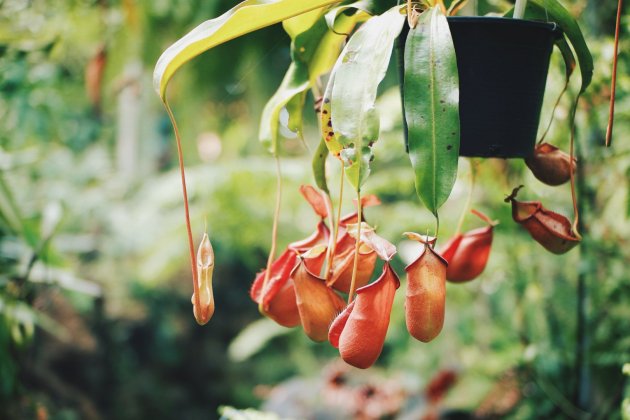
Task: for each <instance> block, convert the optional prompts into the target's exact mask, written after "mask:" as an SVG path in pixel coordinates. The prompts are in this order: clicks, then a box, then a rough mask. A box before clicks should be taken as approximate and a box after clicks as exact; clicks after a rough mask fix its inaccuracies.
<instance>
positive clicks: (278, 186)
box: [258, 154, 282, 314]
mask: <svg viewBox="0 0 630 420" xmlns="http://www.w3.org/2000/svg"><path fill="white" fill-rule="evenodd" d="M275 159H276V207H275V209H274V211H273V227H272V228H271V249H270V250H269V256H268V257H267V267H266V269H265V278H264V279H263V285H262V289H261V290H262V295H264V293H265V288H266V287H267V283H269V279H270V278H271V265H272V264H273V260H274V258H275V256H276V247H277V245H278V243H277V242H278V220H279V219H280V206H281V202H282V171H281V168H280V158H279V157H278V155H277V154H276V155H275ZM258 311H259V312H260V313H261V314H264V313H265V311H264V308H263V299H262V297H261V299H260V302H258Z"/></svg>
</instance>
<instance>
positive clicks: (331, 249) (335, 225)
mask: <svg viewBox="0 0 630 420" xmlns="http://www.w3.org/2000/svg"><path fill="white" fill-rule="evenodd" d="M345 175H346V167H345V166H344V164H343V162H341V181H340V182H339V205H338V206H337V217H336V220H335V218H333V217H332V212H331V225H330V226H331V227H332V229H333V235H332V237H331V238H330V245H329V246H328V256H327V258H328V260H327V262H326V274H325V276H324V277H325V278H326V282H327V283H328V279H330V275H331V272H332V263H333V258H335V251H337V238H338V237H339V222H340V221H341V203H343V182H344V177H345ZM359 207H361V206H360V204H359Z"/></svg>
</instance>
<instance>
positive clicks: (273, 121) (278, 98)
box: [259, 63, 311, 154]
mask: <svg viewBox="0 0 630 420" xmlns="http://www.w3.org/2000/svg"><path fill="white" fill-rule="evenodd" d="M310 86H311V84H310V82H309V79H308V71H307V69H306V68H305V67H304V66H298V65H296V64H295V63H291V65H290V66H289V70H288V71H287V73H286V75H285V76H284V79H283V80H282V83H281V84H280V87H279V88H278V90H277V91H276V93H275V94H274V95H273V96H272V97H271V99H269V101H268V102H267V104H266V105H265V108H264V109H263V112H262V117H261V118H260V131H259V137H260V141H261V142H262V143H263V145H264V146H265V147H266V148H267V149H269V150H270V151H271V152H272V153H274V154H276V153H277V147H278V146H277V139H278V120H279V117H280V111H281V110H282V108H284V107H285V106H286V105H287V103H288V102H289V101H290V100H291V99H293V97H294V96H296V95H299V94H300V93H302V92H304V91H306V90H307V89H309V88H310Z"/></svg>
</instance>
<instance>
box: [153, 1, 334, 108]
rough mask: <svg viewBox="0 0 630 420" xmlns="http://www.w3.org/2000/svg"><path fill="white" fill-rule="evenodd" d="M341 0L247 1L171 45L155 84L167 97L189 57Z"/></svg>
mask: <svg viewBox="0 0 630 420" xmlns="http://www.w3.org/2000/svg"><path fill="white" fill-rule="evenodd" d="M338 1H339V0H301V1H299V2H297V1H294V0H245V1H244V2H242V3H240V4H238V5H237V6H235V7H233V8H232V9H230V10H228V11H227V12H225V13H224V14H222V15H221V16H219V17H217V18H215V19H211V20H208V21H206V22H204V23H202V24H200V25H199V26H197V27H196V28H195V29H193V30H192V31H190V32H189V33H188V34H186V35H185V36H184V37H183V38H181V39H179V40H178V41H177V42H176V43H174V44H173V45H171V46H170V47H169V48H168V49H167V50H166V51H164V53H162V55H161V56H160V58H159V59H158V62H157V64H156V65H155V71H154V73H153V87H154V88H155V90H156V91H157V92H158V94H159V95H160V98H162V100H164V99H165V95H166V86H167V85H168V82H169V80H170V79H171V77H173V74H175V72H176V71H177V70H178V69H179V68H180V67H182V66H183V65H184V64H185V63H186V62H188V61H189V60H190V59H192V58H194V57H196V56H198V55H199V54H201V53H203V52H204V51H207V50H209V49H211V48H213V47H215V46H217V45H219V44H222V43H224V42H227V41H229V40H231V39H234V38H237V37H239V36H241V35H245V34H247V33H249V32H253V31H256V30H258V29H261V28H264V27H266V26H270V25H273V24H274V23H278V22H281V21H283V20H285V19H288V18H291V17H293V16H296V15H300V14H302V13H306V12H309V11H311V10H313V9H317V8H321V7H323V6H327V5H329V4H333V3H336V2H338Z"/></svg>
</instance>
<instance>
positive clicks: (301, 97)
mask: <svg viewBox="0 0 630 420" xmlns="http://www.w3.org/2000/svg"><path fill="white" fill-rule="evenodd" d="M335 3H339V2H338V1H334V0H300V1H297V0H246V1H244V2H243V3H241V4H239V5H238V6H236V7H235V8H233V9H232V10H230V11H228V12H227V13H225V14H224V15H222V16H220V17H218V18H216V19H213V20H210V21H207V22H204V23H202V24H201V25H199V26H198V27H197V28H195V29H194V30H192V31H191V32H190V33H189V34H187V35H186V36H185V37H183V38H182V39H180V40H179V41H178V42H176V43H175V44H173V45H172V46H171V47H170V48H168V49H167V50H166V51H165V52H164V53H163V54H162V56H161V57H160V59H159V60H158V63H157V65H156V69H155V73H154V83H155V88H156V90H157V92H158V94H159V96H160V98H161V99H162V101H163V102H164V105H165V107H166V109H167V111H168V113H169V116H170V117H171V120H172V123H173V126H174V129H175V135H176V140H177V145H178V151H179V157H180V170H181V178H182V188H183V195H184V204H185V214H186V225H187V230H188V239H189V240H188V246H189V248H190V257H191V263H192V267H193V268H195V269H193V271H192V276H193V286H194V288H193V289H194V294H193V298H192V301H193V305H194V314H195V316H196V318H197V321H198V322H199V323H205V322H207V321H208V319H209V317H210V316H211V315H212V311H213V309H214V301H213V300H212V297H211V296H206V295H204V294H203V293H202V292H207V291H208V290H209V291H210V293H211V291H212V288H211V280H212V279H211V275H212V269H213V268H214V258H212V259H211V260H212V261H211V264H210V263H209V262H208V261H209V260H208V261H205V260H204V259H203V258H202V257H197V256H196V254H195V250H194V245H193V244H194V241H193V238H192V229H191V226H190V219H189V215H188V204H187V195H186V183H185V176H184V166H183V156H182V154H181V142H180V137H179V132H178V130H177V125H176V123H175V119H174V117H173V114H172V112H171V110H170V108H169V106H168V102H167V100H166V87H167V85H168V82H169V80H170V79H171V78H172V76H173V74H174V73H175V72H176V71H177V70H178V69H179V68H180V67H181V66H182V65H183V64H185V63H186V62H187V61H188V60H190V59H191V58H193V57H195V56H196V55H199V54H200V53H202V52H204V51H206V50H208V49H210V48H212V47H214V46H216V45H218V44H221V43H224V42H226V41H229V40H231V39H233V38H235V37H238V36H241V35H244V34H246V33H249V32H252V31H255V30H257V29H260V28H262V27H265V26H269V25H272V24H274V23H278V22H283V26H284V28H285V30H286V32H287V34H288V35H289V36H290V37H291V58H292V62H291V65H290V66H289V68H288V70H287V73H286V75H285V77H284V79H283V81H282V83H281V85H280V87H279V88H278V90H277V91H276V93H275V94H274V95H273V97H272V98H271V99H270V100H269V102H268V103H267V105H266V106H265V108H264V110H263V112H262V118H261V124H260V141H261V142H262V143H263V145H264V146H265V147H266V148H267V149H268V150H269V152H271V153H272V154H273V155H274V156H275V158H276V161H277V169H278V187H277V191H278V192H277V197H276V208H275V213H274V225H273V227H272V246H271V251H270V253H269V258H268V261H267V265H266V268H265V269H264V270H262V271H261V273H260V274H259V275H258V276H257V277H256V279H255V281H254V283H253V286H252V289H251V293H250V295H251V297H252V300H253V301H255V302H256V303H257V304H258V306H259V310H260V312H261V313H262V314H263V315H265V316H268V317H269V318H271V319H273V320H274V321H276V322H278V323H279V324H280V325H283V326H286V327H297V326H301V327H302V328H303V329H304V331H305V333H306V334H307V335H308V336H309V337H310V338H311V339H313V340H314V341H326V340H327V341H329V342H330V343H331V344H332V345H333V346H335V347H338V348H339V350H340V353H341V356H342V358H343V359H344V360H346V362H348V363H350V364H353V365H355V366H357V367H361V368H366V367H369V366H370V365H371V364H372V363H374V362H375V361H376V360H377V358H378V356H379V354H380V352H381V349H382V347H383V342H384V340H385V336H386V332H387V328H388V326H389V321H390V311H391V308H392V305H393V302H394V294H395V293H396V290H397V289H398V287H399V281H398V276H397V274H396V273H395V272H394V270H393V268H392V266H391V264H390V262H391V260H392V258H393V257H394V255H395V254H396V247H395V246H394V245H393V244H392V243H390V242H389V241H388V240H386V239H385V238H382V237H380V236H378V235H377V234H376V232H375V229H374V228H373V227H371V226H370V225H369V224H367V223H366V221H365V217H364V215H363V208H364V207H367V206H371V205H377V204H379V203H380V202H379V201H378V199H377V198H375V197H373V196H364V195H362V189H363V186H364V185H365V183H366V181H367V179H368V177H369V175H370V172H371V163H372V161H373V160H374V159H375V155H374V149H373V146H374V143H375V142H376V141H378V140H379V137H380V131H379V125H380V119H379V116H378V111H377V109H376V106H375V102H376V96H377V91H378V87H379V84H380V83H381V81H382V80H383V78H384V76H385V73H386V72H387V69H388V66H389V63H390V58H391V54H392V52H393V49H394V46H395V43H396V40H397V39H402V40H403V42H401V43H399V46H400V48H401V51H402V53H401V54H400V57H401V58H402V59H403V67H402V70H403V71H402V80H401V85H402V86H401V87H402V89H401V91H402V93H403V95H402V96H403V104H404V112H403V116H402V118H403V122H404V125H405V137H406V141H407V151H408V152H409V158H410V163H411V166H412V167H413V172H414V181H415V186H416V192H417V194H418V197H419V199H420V201H421V202H422V203H423V204H424V206H425V207H426V208H427V209H428V210H429V211H430V212H431V213H433V214H434V215H435V221H436V223H435V227H434V229H433V230H432V231H431V234H432V235H431V236H429V235H428V233H427V234H426V235H419V234H417V233H413V232H407V233H405V234H406V235H407V236H408V237H409V238H411V239H414V240H417V241H419V242H420V243H421V244H422V247H423V250H422V252H421V254H420V255H419V256H418V258H417V260H416V261H415V262H414V263H412V264H411V265H409V266H408V267H407V271H408V275H407V286H406V291H405V294H406V296H407V311H406V318H407V319H406V323H407V326H408V329H409V332H410V334H411V335H412V336H414V337H415V338H417V339H418V340H421V341H430V340H432V339H433V338H435V337H436V336H437V335H438V334H439V332H440V330H441V329H442V325H443V320H444V308H445V304H446V286H445V285H446V280H447V279H448V280H450V281H452V282H465V281H470V280H472V279H474V278H476V277H477V276H479V275H481V274H482V272H483V271H484V269H485V266H486V263H487V261H488V258H489V256H490V248H491V244H492V231H493V228H494V225H495V223H494V222H493V221H492V220H491V219H490V218H489V217H487V216H485V215H481V213H479V212H474V213H475V214H477V215H480V217H481V218H482V219H483V220H484V221H485V222H486V223H487V224H488V226H487V227H484V228H481V229H479V230H476V231H471V232H466V233H464V234H462V233H461V226H462V221H463V217H464V215H465V214H466V213H467V209H468V207H470V198H471V197H472V194H471V195H470V196H469V202H468V203H467V205H466V206H465V208H464V212H463V213H462V218H461V220H460V223H459V227H458V229H457V234H456V236H455V237H454V238H453V239H452V240H451V241H450V242H449V243H448V244H447V245H446V246H445V247H444V248H442V254H441V253H440V251H438V250H437V249H436V248H435V244H436V241H437V237H438V236H439V225H440V224H439V209H440V207H441V206H442V205H443V204H444V203H445V202H446V201H447V200H448V198H449V195H450V193H451V190H452V188H453V185H454V183H455V179H456V177H457V170H458V162H459V156H460V155H463V156H481V157H502V158H508V157H527V158H528V162H527V164H528V166H529V167H530V168H535V171H536V176H537V177H538V178H539V179H542V180H545V179H551V180H552V182H553V183H554V184H561V183H563V182H565V181H566V180H567V177H568V179H570V181H571V190H572V193H573V194H572V196H573V204H574V209H575V214H574V222H573V224H571V223H570V222H569V221H568V219H566V218H565V217H564V216H561V215H559V214H557V213H554V212H551V211H549V210H547V209H545V208H544V207H543V206H542V204H540V203H539V202H517V201H516V200H515V196H516V191H515V192H514V193H513V194H512V195H511V196H510V197H509V198H508V201H510V202H511V203H512V204H513V207H514V208H515V210H514V220H515V221H516V222H517V223H520V224H522V225H523V226H524V228H525V229H527V230H528V231H529V232H530V234H531V235H532V237H533V238H534V239H535V240H536V241H538V242H539V243H541V245H543V246H544V247H545V248H546V249H547V250H549V251H551V252H554V253H564V252H568V251H569V250H570V249H571V248H573V247H574V246H576V245H577V244H578V243H579V242H580V239H581V237H580V235H579V233H578V232H577V227H578V223H577V221H578V217H577V204H576V196H575V188H574V186H575V179H574V178H575V174H576V172H575V170H574V169H575V164H576V163H575V160H574V159H573V134H574V133H573V130H572V132H571V150H570V154H569V155H568V157H567V156H565V155H562V154H561V153H554V154H549V153H543V152H545V151H546V150H548V149H549V150H550V147H548V146H545V145H543V144H539V145H538V147H537V150H538V151H539V152H540V153H536V154H534V144H535V137H536V132H537V129H538V125H539V119H540V110H541V106H542V101H543V97H544V90H545V83H546V78H547V72H548V68H549V59H550V55H551V52H552V50H553V47H554V45H556V46H558V48H559V50H560V52H561V54H562V57H563V58H564V62H565V64H566V69H567V70H566V77H567V83H566V87H565V90H566V89H567V87H568V79H569V77H570V76H571V75H572V73H573V70H574V68H575V67H576V63H579V68H580V74H581V77H582V85H581V89H580V94H581V93H582V92H583V91H584V89H586V87H587V86H588V85H589V83H590V79H591V75H592V71H593V62H592V58H591V55H590V52H589V50H588V48H587V47H586V44H585V42H584V38H583V36H582V34H581V32H580V29H579V27H578V25H577V22H576V21H575V20H574V19H573V17H572V16H571V15H570V14H569V12H568V11H567V10H566V9H564V7H562V5H561V4H560V3H559V2H558V1H557V0H530V1H529V3H528V6H527V8H525V6H526V3H527V2H526V1H523V0H517V2H516V5H515V10H514V12H513V14H514V16H516V17H523V16H525V17H526V18H528V19H537V20H542V22H540V21H536V22H535V21H531V20H528V21H526V20H522V19H509V18H507V17H504V18H488V17H475V18H468V17H452V16H451V15H453V14H455V13H456V12H457V11H458V10H459V9H461V7H462V6H463V5H464V4H465V3H466V1H465V0H453V1H451V2H449V7H448V8H447V7H446V6H445V4H444V1H443V0H421V1H416V2H409V3H405V4H402V5H393V3H392V7H391V8H390V9H389V10H379V11H378V12H377V11H376V10H373V9H372V8H371V7H373V5H371V3H370V2H363V1H357V2H354V3H350V2H342V4H341V5H338V6H333V5H334V4H335ZM374 3H379V2H374ZM379 6H380V7H381V8H382V7H383V5H382V4H381V5H377V7H379ZM511 13H512V11H508V12H507V13H506V16H509V15H511ZM524 13H525V15H524ZM549 22H553V23H549ZM324 81H326V83H325V84H324V83H323V82H324ZM309 92H312V94H313V96H314V97H315V98H316V103H315V106H316V110H317V112H318V114H319V117H320V128H321V139H320V144H319V147H318V148H317V150H315V153H314V155H313V165H312V169H313V176H314V180H315V183H316V185H317V187H318V189H316V188H314V187H308V186H304V187H302V188H301V193H302V194H303V195H304V198H305V199H306V200H307V201H308V202H309V204H310V205H311V206H312V207H313V210H314V212H315V213H316V215H318V216H319V221H318V224H317V225H316V228H315V233H314V234H313V235H312V236H311V237H309V238H307V239H305V240H303V241H299V242H294V243H292V244H291V245H289V247H288V248H287V249H286V250H285V251H284V252H283V253H281V255H280V256H279V257H278V256H276V245H275V244H276V232H277V221H278V215H279V212H280V202H281V200H280V194H281V186H282V183H281V179H282V177H281V171H280V168H281V167H280V160H279V158H280V155H281V147H280V145H281V142H280V138H279V126H280V113H281V111H283V110H285V111H287V112H288V114H289V118H288V122H287V123H285V124H286V127H285V128H288V129H290V130H292V131H294V132H295V133H297V134H298V135H300V136H301V135H302V114H303V111H304V109H308V108H309V105H305V103H306V98H307V94H308V93H309ZM577 96H578V99H579V94H578V95H577ZM576 109H577V99H576V101H575V102H574V104H573V107H572V109H571V118H572V119H573V118H574V117H575V112H576ZM397 146H398V147H402V145H401V144H398V145H397ZM330 155H332V156H334V157H335V158H336V160H337V163H338V168H339V170H340V171H341V174H342V177H341V179H342V183H341V185H340V190H339V194H338V197H339V203H336V204H337V209H335V208H334V207H335V206H334V204H333V202H332V200H331V195H330V192H329V186H328V183H327V176H326V172H327V165H330V163H331V161H332V159H328V157H329V156H330ZM557 162H559V163H562V165H564V166H563V167H562V168H563V170H562V171H560V172H561V173H560V174H559V175H558V171H557V170H556V166H557V165H556V163H557ZM567 165H568V166H567ZM328 169H330V168H328ZM344 179H345V180H346V181H347V183H348V184H349V185H350V186H351V187H352V188H353V191H354V193H355V196H356V201H355V205H356V212H354V213H351V214H349V215H346V216H344V217H342V216H341V214H340V209H341V201H342V198H343V186H344ZM472 179H473V176H472V174H471V181H472ZM560 181H562V182H560ZM472 184H473V183H472V182H471V185H472ZM471 191H472V186H471ZM534 204H535V206H534ZM524 205H526V206H530V207H532V209H533V210H536V211H533V210H532V211H531V212H530V213H531V214H530V213H528V214H527V215H523V212H524V210H522V209H521V207H523V206H524ZM519 206H520V207H519ZM534 207H535V208H534ZM523 208H524V207H523ZM528 208H529V207H528ZM541 215H542V216H541ZM546 215H547V216H548V215H551V216H552V217H551V216H550V217H547V216H546ZM532 218H536V220H537V223H538V225H536V226H533V227H532V225H531V223H533V222H531V220H533V219H532ZM530 219H531V220H530ZM557 223H561V224H562V229H561V230H559V229H557V226H556V224H557ZM534 228H535V229H534ZM429 230H430V229H425V230H424V231H425V232H429ZM540 232H543V233H544V234H545V235H546V236H544V235H543V234H542V233H540ZM401 233H402V232H401ZM558 238H560V239H558ZM558 241H564V242H562V243H561V246H556V242H558ZM569 242H570V244H569ZM566 244H569V245H570V246H569V245H566ZM202 247H204V248H203V249H202V250H201V251H200V254H199V255H200V256H202V255H206V254H208V252H209V251H207V250H211V249H212V248H211V246H210V243H209V241H208V240H207V237H205V236H204V240H203V242H202ZM204 250H206V251H207V252H205V254H204ZM198 260H201V261H198ZM378 260H380V261H381V262H382V264H383V267H384V268H383V273H382V274H381V275H380V277H378V279H375V277H377V275H376V273H375V272H374V271H375V267H376V266H377V264H376V262H377V261H378ZM449 260H450V261H451V262H452V266H451V267H450V270H449V265H448V263H449ZM197 268H199V269H197ZM206 294H207V293H206ZM209 302H211V305H210V303H209ZM427 305H428V306H427ZM429 309H430V310H429Z"/></svg>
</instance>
